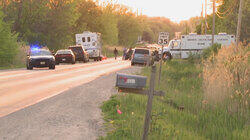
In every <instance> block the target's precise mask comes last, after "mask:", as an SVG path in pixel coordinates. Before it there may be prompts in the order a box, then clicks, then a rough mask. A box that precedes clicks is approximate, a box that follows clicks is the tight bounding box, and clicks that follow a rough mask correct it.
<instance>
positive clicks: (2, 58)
mask: <svg viewBox="0 0 250 140" xmlns="http://www.w3.org/2000/svg"><path fill="white" fill-rule="evenodd" d="M3 18H4V14H3V12H2V11H0V66H4V65H9V64H11V63H12V62H13V60H14V58H15V55H16V54H17V51H18V44H17V35H15V34H13V33H11V24H9V23H6V22H4V21H3Z"/></svg>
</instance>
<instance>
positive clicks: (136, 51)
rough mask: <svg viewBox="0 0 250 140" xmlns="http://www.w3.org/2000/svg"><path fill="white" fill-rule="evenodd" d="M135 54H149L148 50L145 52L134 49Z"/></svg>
mask: <svg viewBox="0 0 250 140" xmlns="http://www.w3.org/2000/svg"><path fill="white" fill-rule="evenodd" d="M135 54H149V50H146V49H135Z"/></svg>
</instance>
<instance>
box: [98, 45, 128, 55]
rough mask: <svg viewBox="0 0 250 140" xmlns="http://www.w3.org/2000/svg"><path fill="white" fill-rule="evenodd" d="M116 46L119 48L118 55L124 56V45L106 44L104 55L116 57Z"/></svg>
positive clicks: (103, 50) (103, 48)
mask: <svg viewBox="0 0 250 140" xmlns="http://www.w3.org/2000/svg"><path fill="white" fill-rule="evenodd" d="M115 48H116V49H117V50H118V56H122V50H123V47H122V46H106V45H104V46H103V47H102V54H103V55H104V56H107V57H115V55H114V49H115Z"/></svg>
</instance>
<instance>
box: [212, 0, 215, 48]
mask: <svg viewBox="0 0 250 140" xmlns="http://www.w3.org/2000/svg"><path fill="white" fill-rule="evenodd" d="M212 30H213V31H212V45H214V30H215V0H213V29H212Z"/></svg>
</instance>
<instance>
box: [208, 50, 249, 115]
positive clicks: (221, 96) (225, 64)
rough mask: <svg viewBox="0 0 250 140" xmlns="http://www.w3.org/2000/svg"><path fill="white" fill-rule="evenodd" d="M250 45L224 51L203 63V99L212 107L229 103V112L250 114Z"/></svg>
mask: <svg viewBox="0 0 250 140" xmlns="http://www.w3.org/2000/svg"><path fill="white" fill-rule="evenodd" d="M249 47H250V45H247V46H242V45H239V46H238V47H236V46H235V45H231V46H229V47H222V48H221V49H220V50H219V52H218V54H217V55H212V56H210V57H209V58H208V59H207V60H205V61H203V64H204V69H203V77H204V80H203V88H204V92H205V93H204V97H205V100H207V101H208V102H210V103H216V104H217V103H222V104H224V105H227V106H228V104H225V102H227V101H228V103H229V106H228V107H227V108H228V109H229V111H233V112H235V111H236V112H239V111H240V112H242V111H246V110H249V97H250V95H249V87H250V77H249V70H250V65H249V63H250V61H249V55H250V51H249Z"/></svg>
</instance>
